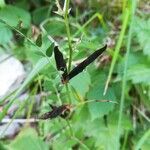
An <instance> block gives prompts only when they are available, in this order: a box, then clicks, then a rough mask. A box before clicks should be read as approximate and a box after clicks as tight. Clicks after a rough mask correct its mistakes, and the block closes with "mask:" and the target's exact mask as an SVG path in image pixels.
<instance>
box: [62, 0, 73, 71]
mask: <svg viewBox="0 0 150 150" xmlns="http://www.w3.org/2000/svg"><path fill="white" fill-rule="evenodd" d="M69 3H70V0H66V10H65V15H64V20H65V26H66V31H67V37H68V45H69V64H68V72H70V70H71V63H72V45H71V34H70V28H69V20H68V10H69Z"/></svg>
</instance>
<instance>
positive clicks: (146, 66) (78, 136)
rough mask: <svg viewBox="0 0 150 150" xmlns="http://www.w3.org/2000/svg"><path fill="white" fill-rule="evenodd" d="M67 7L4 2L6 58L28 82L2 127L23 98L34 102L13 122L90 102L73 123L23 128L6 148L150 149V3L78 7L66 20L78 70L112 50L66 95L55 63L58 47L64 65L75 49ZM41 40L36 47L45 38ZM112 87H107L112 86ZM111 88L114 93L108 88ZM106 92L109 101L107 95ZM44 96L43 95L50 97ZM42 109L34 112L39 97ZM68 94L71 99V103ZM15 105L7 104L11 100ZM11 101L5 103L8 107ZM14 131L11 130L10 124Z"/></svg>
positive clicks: (79, 2)
mask: <svg viewBox="0 0 150 150" xmlns="http://www.w3.org/2000/svg"><path fill="white" fill-rule="evenodd" d="M58 2H59V5H60V7H61V8H63V6H64V3H65V2H67V1H64V0H59V1H56V0H30V1H29V0H21V1H20V0H5V1H4V0H0V53H1V54H4V53H6V54H8V55H13V56H15V57H16V58H18V59H19V60H20V61H21V62H22V63H23V65H24V68H25V70H26V72H27V76H26V79H25V81H24V82H23V84H22V85H21V87H19V89H18V90H17V91H16V92H15V93H13V94H12V96H11V98H10V99H9V103H8V105H6V106H5V105H3V107H4V108H3V111H2V112H1V115H0V120H2V119H3V118H4V117H5V115H7V110H8V108H9V107H10V106H11V105H12V104H13V103H14V102H15V101H16V99H17V97H18V96H19V95H20V94H21V93H23V92H28V93H29V97H28V98H27V100H26V102H25V103H24V104H22V105H21V106H20V107H21V108H20V109H19V110H17V113H15V114H14V117H13V119H12V121H13V120H15V119H16V118H19V117H21V118H24V119H29V118H34V117H36V116H39V115H41V114H43V113H44V112H48V111H49V110H50V108H49V104H53V105H58V106H59V105H61V104H65V103H68V99H69V98H70V99H71V104H72V105H77V104H80V103H82V102H84V101H88V100H104V99H106V100H111V101H116V102H117V103H118V104H114V103H96V102H91V103H86V104H84V105H81V106H79V107H77V108H76V109H75V110H74V111H73V113H72V115H71V116H70V118H68V119H67V120H66V119H62V118H59V117H58V118H56V119H54V120H46V121H38V122H32V123H31V124H30V123H25V124H23V126H22V128H21V129H20V131H19V132H18V133H17V135H14V136H13V137H11V138H2V139H1V143H0V149H1V150H5V149H11V150H38V149H39V150H40V149H43V150H48V149H54V150H59V149H62V150H63V149H64V150H70V149H73V150H76V149H81V150H82V149H83V150H84V149H89V150H117V149H121V150H125V149H131V150H133V149H141V150H149V149H150V140H149V139H150V128H149V127H150V118H149V117H150V38H149V37H150V18H149V15H150V4H149V2H148V1H147V0H72V1H70V3H69V8H71V10H70V13H69V14H67V18H68V25H69V30H70V34H71V35H70V38H71V40H72V41H71V46H72V50H73V53H72V57H73V61H72V64H73V66H74V65H76V63H77V62H79V61H80V60H82V59H84V58H85V57H87V56H89V55H90V54H91V53H92V52H94V51H95V50H96V49H98V48H99V47H102V46H103V45H104V44H105V43H107V44H108V48H107V52H105V53H104V54H103V55H102V56H101V57H100V58H98V59H97V60H96V61H95V62H94V63H92V64H91V65H89V67H88V68H87V69H86V70H85V71H83V72H82V73H81V74H79V75H78V76H76V77H75V78H73V79H72V80H71V81H70V82H69V84H68V86H69V90H68V91H66V88H65V86H64V85H62V84H61V82H60V75H59V73H58V71H57V70H56V66H55V60H54V57H53V45H52V43H53V41H55V42H57V43H58V45H59V47H60V50H61V51H62V52H63V54H64V56H65V59H66V60H68V59H69V44H68V40H67V39H68V34H67V31H66V30H67V28H66V23H67V22H66V20H65V17H63V15H64V14H63V13H64V11H63V9H60V8H59V9H58V6H59V5H58ZM40 34H41V35H42V37H41V39H39V41H37V40H36V39H37V38H38V36H39V35H40ZM106 81H107V82H106ZM108 82H109V84H108V88H107V83H108ZM104 89H105V93H106V94H105V95H104ZM43 93H44V94H43ZM39 94H43V96H41V97H40V104H38V105H36V107H35V108H34V103H36V101H35V99H34V98H32V97H33V96H35V95H39ZM68 95H69V97H68ZM7 100H8V99H7ZM5 101H6V98H2V99H1V103H2V102H5ZM8 125H10V124H8Z"/></svg>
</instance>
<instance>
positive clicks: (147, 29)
mask: <svg viewBox="0 0 150 150" xmlns="http://www.w3.org/2000/svg"><path fill="white" fill-rule="evenodd" d="M134 30H135V33H136V37H137V39H138V42H139V44H140V45H141V48H142V49H143V52H144V54H145V55H148V56H150V38H149V36H150V19H147V20H146V19H145V20H144V19H140V18H138V17H137V18H136V19H135V24H134Z"/></svg>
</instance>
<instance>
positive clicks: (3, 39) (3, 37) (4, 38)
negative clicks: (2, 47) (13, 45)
mask: <svg viewBox="0 0 150 150" xmlns="http://www.w3.org/2000/svg"><path fill="white" fill-rule="evenodd" d="M12 37H13V34H12V32H11V30H10V29H9V28H8V27H7V26H6V25H4V24H3V23H0V43H1V44H6V43H8V42H10V40H11V39H12Z"/></svg>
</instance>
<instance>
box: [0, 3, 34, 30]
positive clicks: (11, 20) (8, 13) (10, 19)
mask: <svg viewBox="0 0 150 150" xmlns="http://www.w3.org/2000/svg"><path fill="white" fill-rule="evenodd" d="M0 19H2V20H4V21H6V22H7V23H8V24H9V25H11V26H15V27H17V25H18V23H19V22H20V21H22V24H23V28H28V27H29V26H30V22H31V17H30V14H29V13H28V12H27V11H25V10H24V9H21V8H18V7H15V6H12V5H7V6H5V7H3V8H1V9H0Z"/></svg>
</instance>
